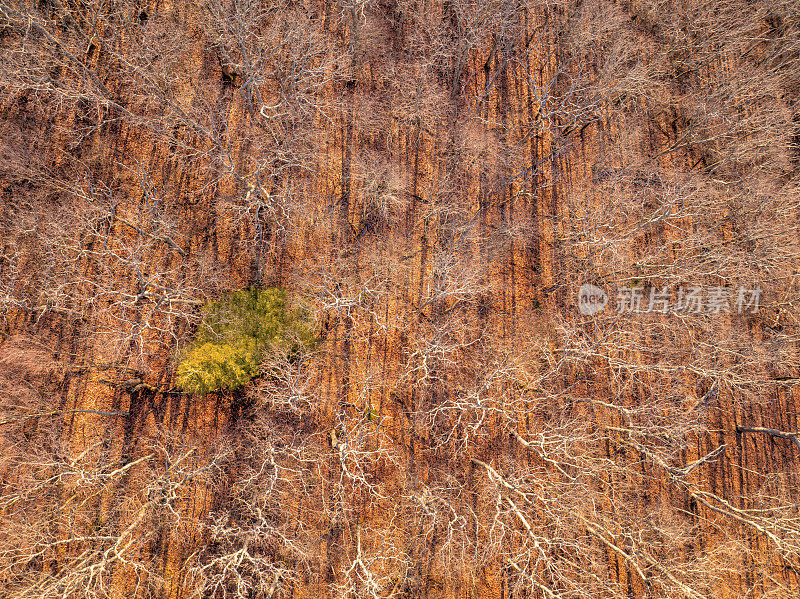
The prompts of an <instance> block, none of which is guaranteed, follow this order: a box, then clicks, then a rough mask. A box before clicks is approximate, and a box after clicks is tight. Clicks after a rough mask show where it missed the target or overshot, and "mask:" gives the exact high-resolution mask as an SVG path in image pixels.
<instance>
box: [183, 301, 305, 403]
mask: <svg viewBox="0 0 800 599" xmlns="http://www.w3.org/2000/svg"><path fill="white" fill-rule="evenodd" d="M313 341H314V339H313V334H312V331H311V322H310V315H309V313H308V311H307V310H304V309H303V308H299V307H296V306H293V305H292V304H291V302H290V301H289V298H288V294H287V293H286V290H284V289H281V288H270V289H242V290H240V291H236V292H234V293H232V294H230V295H229V296H228V297H226V298H224V299H222V300H219V301H216V302H212V303H210V304H208V305H207V306H206V307H205V308H204V316H203V323H202V325H201V326H200V330H199V331H198V334H197V338H196V339H195V340H194V342H192V343H191V344H190V345H189V346H188V347H187V348H186V349H185V350H184V352H183V356H182V358H181V361H180V363H179V364H178V386H179V387H180V388H181V389H182V390H183V391H186V392H187V393H211V392H214V391H220V390H234V389H238V388H239V387H242V386H243V385H245V384H247V383H248V382H249V381H250V380H251V379H252V378H253V377H254V376H256V375H257V374H258V372H259V364H260V362H261V358H262V356H263V355H264V353H265V352H266V351H267V350H270V351H278V352H284V353H286V354H289V355H294V356H296V355H298V354H299V353H300V352H302V351H303V350H304V349H305V348H308V347H310V346H311V345H312V344H313Z"/></svg>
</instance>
